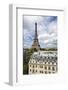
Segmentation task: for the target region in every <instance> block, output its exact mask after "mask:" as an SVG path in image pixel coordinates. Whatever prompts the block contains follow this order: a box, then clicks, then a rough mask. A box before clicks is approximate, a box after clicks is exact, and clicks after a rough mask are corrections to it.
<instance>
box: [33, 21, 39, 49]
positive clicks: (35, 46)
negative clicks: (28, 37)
mask: <svg viewBox="0 0 68 90" xmlns="http://www.w3.org/2000/svg"><path fill="white" fill-rule="evenodd" d="M32 48H33V49H37V50H39V49H40V45H39V40H38V35H37V23H35V37H34V40H33V44H32Z"/></svg>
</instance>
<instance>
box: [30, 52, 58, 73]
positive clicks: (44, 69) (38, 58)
mask: <svg viewBox="0 0 68 90" xmlns="http://www.w3.org/2000/svg"><path fill="white" fill-rule="evenodd" d="M28 67H29V74H51V73H56V72H57V51H38V52H34V53H33V54H32V56H31V58H30V60H29V63H28Z"/></svg>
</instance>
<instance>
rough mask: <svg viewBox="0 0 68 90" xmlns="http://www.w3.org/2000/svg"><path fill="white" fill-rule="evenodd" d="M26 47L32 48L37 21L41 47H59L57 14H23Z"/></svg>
mask: <svg viewBox="0 0 68 90" xmlns="http://www.w3.org/2000/svg"><path fill="white" fill-rule="evenodd" d="M23 22H24V23H23V30H24V48H31V46H32V43H33V39H34V35H35V22H37V32H38V39H39V43H40V46H41V48H54V47H55V48H56V47H57V16H31V15H30V16H28V15H25V16H23Z"/></svg>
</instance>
